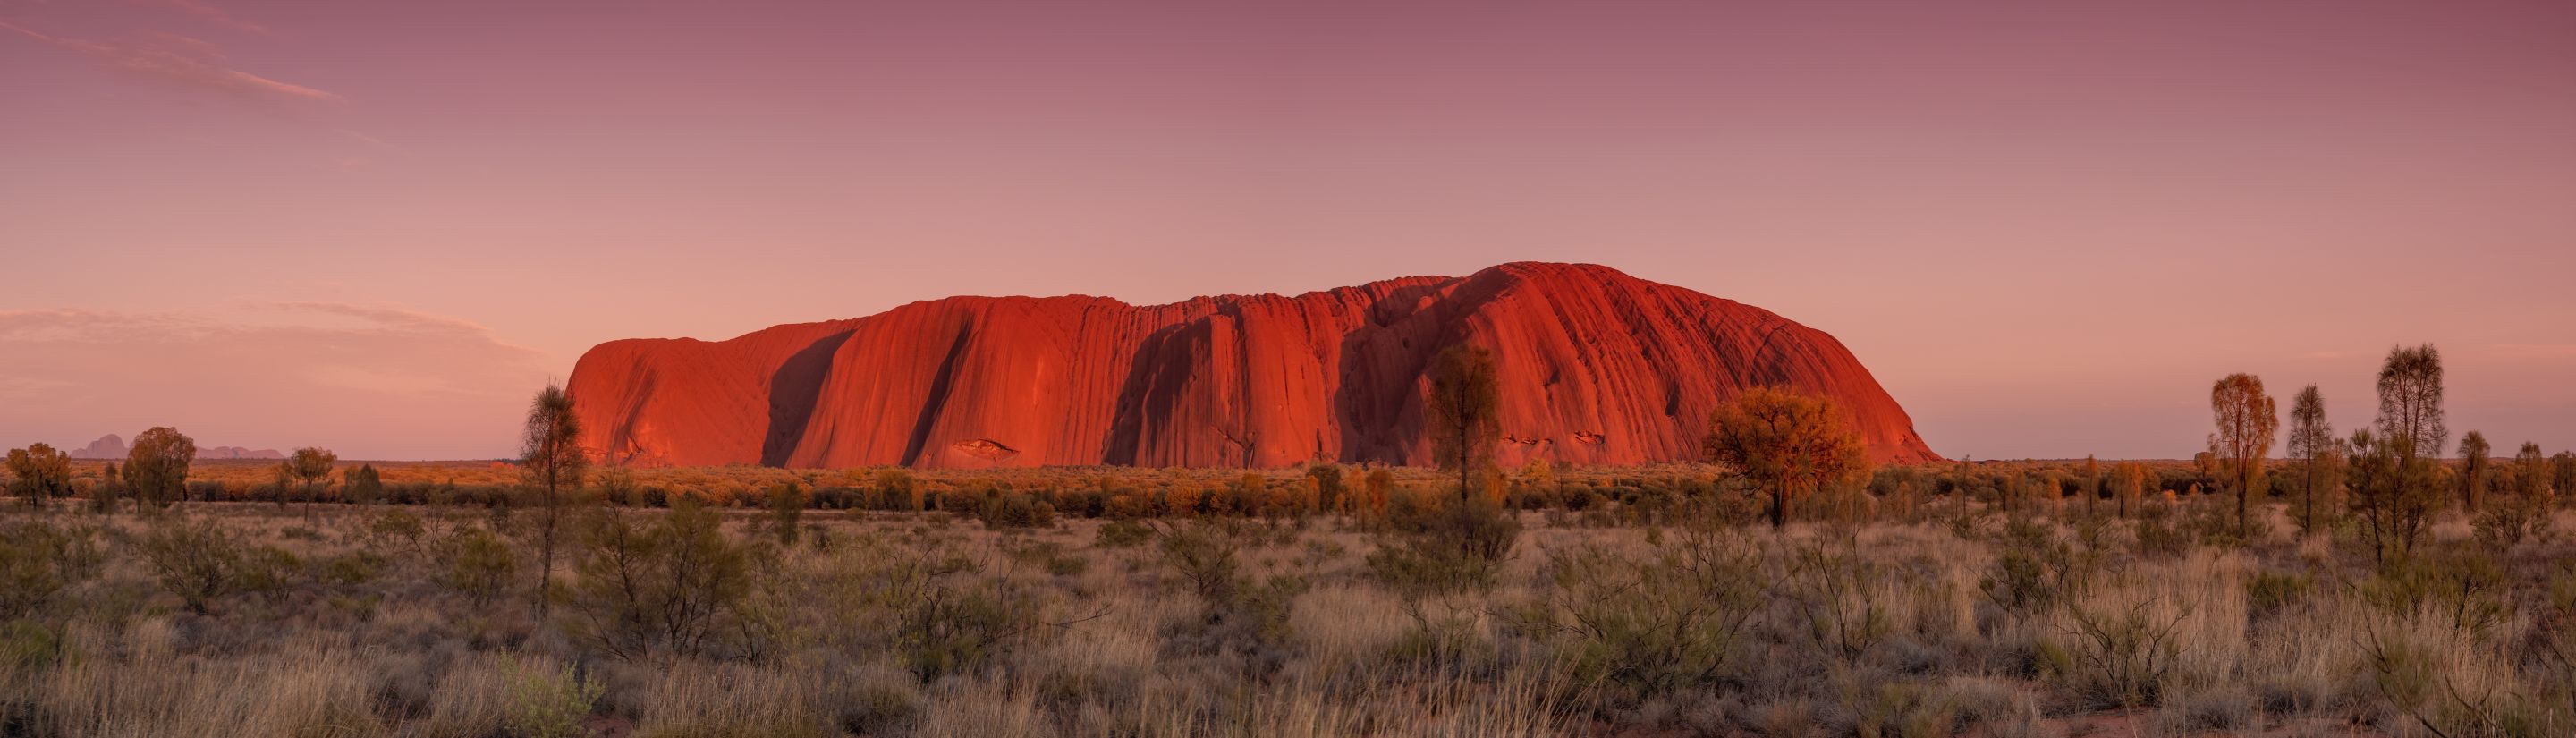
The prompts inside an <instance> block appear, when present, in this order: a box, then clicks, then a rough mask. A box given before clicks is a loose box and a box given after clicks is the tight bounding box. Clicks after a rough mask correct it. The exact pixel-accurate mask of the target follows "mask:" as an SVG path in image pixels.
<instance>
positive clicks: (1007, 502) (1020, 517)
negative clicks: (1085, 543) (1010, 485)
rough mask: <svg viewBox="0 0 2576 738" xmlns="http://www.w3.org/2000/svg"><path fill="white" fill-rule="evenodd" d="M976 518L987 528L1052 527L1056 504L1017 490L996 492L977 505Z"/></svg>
mask: <svg viewBox="0 0 2576 738" xmlns="http://www.w3.org/2000/svg"><path fill="white" fill-rule="evenodd" d="M975 519H976V520H981V521H983V522H984V527H986V528H1050V527H1054V526H1055V506H1053V505H1049V504H1047V503H1045V502H1042V501H1039V500H1038V499H1037V498H1035V497H1031V496H1029V495H1026V494H1021V493H1017V492H1013V493H1008V494H994V495H990V496H987V497H985V498H984V502H983V504H981V505H977V506H976V507H975Z"/></svg>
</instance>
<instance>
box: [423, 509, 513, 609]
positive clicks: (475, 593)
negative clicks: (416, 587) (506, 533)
mask: <svg viewBox="0 0 2576 738" xmlns="http://www.w3.org/2000/svg"><path fill="white" fill-rule="evenodd" d="M444 556H445V558H446V559H447V567H446V571H445V572H443V573H442V575H441V580H442V581H444V582H445V583H446V584H447V586H448V587H449V588H452V589H454V590H456V591H457V592H458V593H460V594H463V595H465V597H466V599H468V600H472V601H473V602H474V604H476V605H478V606H479V605H482V604H485V603H488V602H491V601H492V599H493V598H495V597H499V596H500V595H501V592H502V591H503V590H507V589H509V587H510V582H511V580H512V579H514V578H516V577H517V576H518V575H519V552H518V550H517V549H513V548H511V547H510V542H509V541H506V540H502V539H501V537H500V536H498V535H494V534H493V533H492V531H490V530H488V529H484V528H465V529H462V530H459V531H457V532H456V535H455V536H454V537H453V538H450V539H448V541H447V542H446V543H445V544H444Z"/></svg>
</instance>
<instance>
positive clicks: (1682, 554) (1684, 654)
mask: <svg viewBox="0 0 2576 738" xmlns="http://www.w3.org/2000/svg"><path fill="white" fill-rule="evenodd" d="M1681 538H1682V540H1679V541H1676V542H1675V543H1673V544H1672V545H1669V546H1665V547H1659V548H1658V549H1657V550H1655V551H1654V552H1652V553H1651V554H1649V555H1647V556H1644V557H1642V558H1632V557H1630V556H1626V555H1622V554H1620V553H1618V552H1615V551H1612V550H1610V549H1607V548H1604V547H1601V546H1598V545H1580V546H1574V547H1570V548H1566V549H1561V550H1557V551H1554V552H1552V553H1551V554H1550V555H1549V557H1548V561H1547V564H1546V566H1545V567H1544V568H1543V570H1542V571H1543V579H1542V583H1543V584H1544V585H1545V589H1544V590H1543V591H1542V594H1541V595H1540V599H1539V601H1538V602H1536V603H1534V604H1533V605H1532V606H1530V607H1528V608H1525V609H1524V610H1523V611H1522V612H1521V613H1519V614H1518V616H1517V617H1516V618H1515V622H1516V624H1515V627H1516V628H1518V629H1519V630H1522V631H1524V632H1528V633H1530V634H1532V635H1535V636H1537V637H1539V638H1541V639H1543V640H1546V641H1548V642H1551V643H1553V644H1554V645H1555V648H1556V649H1557V650H1558V652H1559V653H1560V654H1562V655H1563V658H1565V659H1566V660H1567V661H1568V662H1569V663H1570V664H1571V667H1570V668H1571V670H1572V672H1573V675H1574V680H1575V681H1576V682H1577V683H1596V682H1597V683H1599V684H1602V685H1603V687H1602V689H1603V693H1602V696H1603V698H1604V699H1606V700H1607V701H1608V702H1609V704H1611V705H1614V706H1620V707H1629V706H1635V705H1638V704H1641V703H1643V702H1646V701H1649V700H1653V699H1657V698H1660V697H1663V696H1665V695H1668V694H1670V693H1672V692H1674V691H1675V690H1680V689H1686V688H1692V687H1694V686H1696V685H1706V684H1711V683H1714V682H1715V681H1716V680H1717V679H1718V678H1719V677H1720V676H1722V675H1723V674H1724V672H1725V670H1726V668H1727V667H1728V666H1729V665H1730V664H1731V663H1732V662H1733V659H1734V658H1735V656H1736V651H1737V648H1738V643H1739V641H1741V640H1742V639H1743V638H1744V636H1745V630H1746V627H1747V625H1748V624H1749V623H1751V622H1752V621H1753V618H1754V616H1755V614H1756V610H1757V609H1758V607H1759V605H1760V602H1761V595H1762V585H1761V581H1762V577H1763V575H1762V566H1761V556H1760V554H1759V552H1758V551H1756V550H1754V549H1752V548H1751V547H1749V546H1747V545H1745V544H1742V543H1740V542H1737V541H1736V540H1735V539H1733V538H1732V537H1728V536H1719V535H1687V536H1683V537H1681Z"/></svg>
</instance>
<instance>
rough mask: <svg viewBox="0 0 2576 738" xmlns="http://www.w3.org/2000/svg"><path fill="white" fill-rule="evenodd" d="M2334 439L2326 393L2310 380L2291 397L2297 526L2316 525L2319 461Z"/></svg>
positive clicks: (2310, 527) (2320, 478) (2320, 477)
mask: <svg viewBox="0 0 2576 738" xmlns="http://www.w3.org/2000/svg"><path fill="white" fill-rule="evenodd" d="M2336 443H2337V440H2336V439H2335V434H2334V424H2333V423H2328V422H2326V398H2325V394H2324V393H2321V392H2318V391H2317V386H2316V385H2313V384H2311V385H2308V386H2307V387H2304V388H2301V389H2300V390H2299V395H2298V397H2297V398H2295V399H2292V400H2291V401H2290V438H2289V444H2290V448H2289V451H2290V456H2291V458H2295V459H2298V460H2299V475H2300V477H2301V479H2300V485H2299V529H2300V530H2303V531H2313V530H2316V529H2317V498H2318V497H2319V496H2321V494H2322V493H2323V490H2320V489H2318V488H2317V485H2319V484H2323V483H2324V482H2325V480H2324V479H2323V476H2324V474H2323V472H2324V471H2325V470H2324V468H2323V467H2322V466H2321V462H2322V460H2323V459H2324V457H2325V456H2326V455H2328V454H2331V453H2333V452H2334V447H2335V444H2336Z"/></svg>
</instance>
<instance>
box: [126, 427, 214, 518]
mask: <svg viewBox="0 0 2576 738" xmlns="http://www.w3.org/2000/svg"><path fill="white" fill-rule="evenodd" d="M196 460H197V442H196V440H195V439H191V438H189V437H188V435H187V434H185V433H180V432H179V430H178V429H176V428H153V429H151V430H147V431H144V432H142V433H139V434H136V435H135V436H134V445H133V446H132V447H130V448H128V449H127V450H126V452H125V484H126V486H127V487H128V488H130V489H132V490H133V491H134V509H135V510H136V511H138V512H140V511H142V510H143V509H144V507H145V506H146V505H149V506H151V507H152V508H153V509H156V510H157V509H160V508H161V507H163V506H166V505H169V504H170V503H172V502H175V501H183V500H185V499H186V498H187V496H188V465H189V464H192V463H195V462H196Z"/></svg>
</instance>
